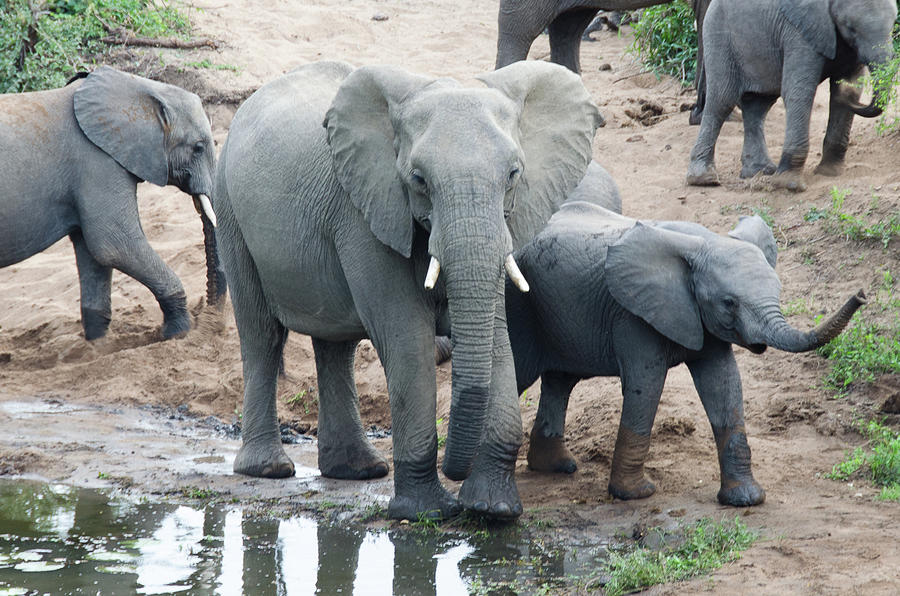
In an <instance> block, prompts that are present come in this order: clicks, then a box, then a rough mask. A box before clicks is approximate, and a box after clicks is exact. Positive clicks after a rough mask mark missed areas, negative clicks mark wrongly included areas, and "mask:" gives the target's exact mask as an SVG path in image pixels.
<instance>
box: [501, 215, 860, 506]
mask: <svg viewBox="0 0 900 596" xmlns="http://www.w3.org/2000/svg"><path fill="white" fill-rule="evenodd" d="M776 255H777V251H776V247H775V239H774V237H773V236H772V231H771V230H770V229H769V227H768V226H767V225H766V224H765V222H764V221H763V220H762V219H761V218H759V217H748V218H743V219H742V220H741V221H740V223H739V224H738V226H737V227H736V228H735V229H734V230H732V231H731V232H730V233H729V237H722V236H719V235H718V234H715V233H713V232H711V231H710V230H708V229H706V228H704V227H703V226H700V225H698V224H695V223H691V222H683V221H673V222H637V221H635V220H633V219H630V218H627V217H622V216H620V215H617V214H615V213H612V212H610V211H607V210H605V209H603V208H601V207H599V206H597V205H594V204H591V203H586V202H580V201H578V202H571V203H566V204H565V205H563V207H562V209H560V211H559V212H558V213H557V214H556V215H554V216H553V218H552V219H551V220H550V224H549V225H548V226H547V227H546V228H545V229H544V230H543V231H541V232H540V233H539V234H538V235H537V236H536V237H535V239H534V240H533V241H531V242H530V243H528V244H527V245H526V246H525V247H524V248H523V249H522V250H521V251H518V252H516V259H517V261H518V262H519V263H520V265H521V268H522V272H523V273H524V275H526V276H527V278H528V279H529V280H530V281H531V282H532V284H533V290H532V291H531V292H529V293H528V294H525V295H519V294H517V293H514V292H509V291H507V294H506V309H507V316H508V318H509V334H510V342H511V344H512V349H513V354H514V356H515V363H516V378H517V383H518V389H519V391H524V390H525V389H527V388H528V387H529V386H530V385H531V384H532V383H534V382H535V381H536V380H537V378H538V377H540V378H541V397H540V403H539V405H538V412H537V416H536V418H535V422H534V427H533V429H532V431H531V440H530V444H529V449H528V465H529V467H531V468H532V469H535V470H539V471H546V472H568V473H571V472H574V471H575V467H576V465H575V460H574V458H573V457H572V455H571V453H569V451H568V449H566V447H565V443H564V438H563V435H564V425H565V417H566V407H567V404H568V401H569V395H570V393H571V392H572V389H573V388H574V387H575V385H576V384H577V383H578V381H580V380H581V379H586V378H589V377H592V376H618V377H620V378H621V381H622V395H623V403H622V416H621V422H620V424H619V431H618V437H617V439H616V444H615V450H614V452H613V458H612V470H611V472H610V480H609V492H610V494H612V495H613V496H614V497H617V498H621V499H635V498H642V497H647V496H650V495H651V494H652V493H653V492H654V491H655V487H654V485H653V483H652V482H651V481H650V480H649V479H648V478H646V477H645V475H644V461H645V460H646V457H647V453H648V451H649V449H650V431H651V428H652V426H653V420H654V418H655V416H656V410H657V407H658V406H659V398H660V395H661V393H662V390H663V385H664V383H665V379H666V374H667V372H668V369H669V368H672V367H673V366H676V365H678V364H681V363H685V364H687V367H688V369H689V370H690V373H691V376H692V377H693V380H694V385H695V387H696V388H697V393H698V394H699V395H700V401H701V402H702V403H703V407H704V409H705V410H706V415H707V417H708V418H709V422H710V425H711V426H712V431H713V435H714V437H715V442H716V448H717V450H718V455H719V466H720V470H721V489H720V490H719V493H718V499H719V501H720V502H721V503H722V504H726V505H734V506H748V505H756V504H759V503H762V502H763V500H764V499H765V491H764V490H763V489H762V487H760V486H759V484H758V483H757V482H756V480H754V478H753V474H752V471H751V467H750V447H749V446H748V444H747V435H746V429H745V426H744V405H743V397H742V392H741V378H740V372H739V371H738V368H737V363H736V361H735V358H734V354H733V351H732V345H738V346H741V347H744V348H746V349H748V350H750V351H751V352H753V353H756V354H759V353H762V352H764V351H765V350H766V348H767V347H769V346H771V347H773V348H777V349H780V350H786V351H789V352H805V351H809V350H814V349H816V348H818V347H821V346H823V345H825V344H826V343H828V342H829V341H831V340H832V339H833V338H834V337H835V336H837V335H838V334H839V333H840V332H841V331H842V330H843V328H844V327H845V326H846V325H847V323H848V322H849V320H850V317H851V316H852V315H853V313H854V312H855V311H856V310H857V309H858V308H859V307H860V306H861V305H862V304H864V303H865V296H864V295H863V294H862V293H861V292H860V293H859V294H858V295H856V296H853V297H851V298H850V299H849V300H848V301H847V302H846V303H845V305H844V306H843V307H842V308H841V309H840V310H838V312H837V313H836V314H835V315H834V316H832V317H831V318H829V319H828V320H826V321H824V322H822V323H821V324H820V325H819V326H818V327H816V328H815V329H812V330H810V331H800V330H798V329H795V328H793V327H791V326H790V325H789V324H788V323H787V322H786V321H785V318H784V315H783V314H782V312H781V309H780V306H779V295H780V293H781V283H780V282H779V280H778V276H777V275H776V273H775V269H774V267H775V259H776ZM561 312H565V313H566V316H564V317H563V316H559V314H560V313H561Z"/></svg>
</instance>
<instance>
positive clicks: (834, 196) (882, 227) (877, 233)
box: [803, 186, 900, 248]
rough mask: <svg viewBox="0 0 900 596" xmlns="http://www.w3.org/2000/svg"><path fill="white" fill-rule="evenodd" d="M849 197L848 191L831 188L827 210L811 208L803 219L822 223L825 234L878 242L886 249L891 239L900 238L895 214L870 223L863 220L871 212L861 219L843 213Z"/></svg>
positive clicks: (899, 217)
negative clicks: (829, 203) (845, 202)
mask: <svg viewBox="0 0 900 596" xmlns="http://www.w3.org/2000/svg"><path fill="white" fill-rule="evenodd" d="M849 195H850V191H849V190H847V189H839V188H838V187H837V186H833V187H831V206H830V207H828V208H827V209H819V208H817V207H812V208H811V209H810V210H809V211H807V212H806V214H805V215H804V216H803V219H805V220H806V221H817V220H819V221H822V222H823V224H824V225H825V231H826V232H828V233H831V234H839V235H841V236H843V237H844V238H846V239H848V240H860V241H861V240H878V241H880V242H881V244H882V246H883V247H884V248H887V246H888V244H889V243H890V241H891V240H892V239H893V238H895V237H898V236H900V214H897V213H895V214H893V215H891V217H889V218H888V219H882V220H878V221H876V222H874V223H870V222H868V221H867V220H866V219H865V218H866V217H868V216H869V215H870V214H871V210H868V211H866V212H865V213H864V214H863V216H862V217H860V216H858V215H852V214H850V213H846V212H845V211H844V201H845V199H846V198H847V196H849ZM876 201H877V198H876Z"/></svg>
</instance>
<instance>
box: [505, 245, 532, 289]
mask: <svg viewBox="0 0 900 596" xmlns="http://www.w3.org/2000/svg"><path fill="white" fill-rule="evenodd" d="M505 266H506V272H507V273H508V274H509V278H510V279H511V280H512V281H513V283H514V284H516V287H517V288H519V290H521V291H522V292H527V291H528V290H530V289H531V288H530V287H529V286H528V282H527V281H525V276H524V275H522V272H521V271H520V270H519V266H518V265H516V260H515V259H514V258H513V256H512V253H510V254H509V256H507V257H506V263H505Z"/></svg>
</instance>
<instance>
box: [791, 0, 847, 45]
mask: <svg viewBox="0 0 900 596" xmlns="http://www.w3.org/2000/svg"><path fill="white" fill-rule="evenodd" d="M828 5H829V2H828V0H778V9H779V10H780V11H781V14H783V15H784V18H786V19H787V20H788V21H789V22H790V23H791V25H793V26H794V27H796V28H797V30H798V31H799V32H800V35H802V36H803V39H805V40H806V41H807V42H809V44H810V45H811V46H812V47H813V48H815V50H816V51H817V52H818V53H820V54H822V55H823V56H825V57H826V58H828V59H829V60H833V59H834V53H835V50H836V47H837V33H836V32H835V27H834V21H833V20H832V18H831V13H830V12H829V9H828Z"/></svg>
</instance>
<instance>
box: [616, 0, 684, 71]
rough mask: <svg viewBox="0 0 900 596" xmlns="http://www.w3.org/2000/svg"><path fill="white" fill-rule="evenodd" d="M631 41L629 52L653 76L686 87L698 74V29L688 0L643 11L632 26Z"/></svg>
mask: <svg viewBox="0 0 900 596" xmlns="http://www.w3.org/2000/svg"><path fill="white" fill-rule="evenodd" d="M631 28H632V30H633V31H634V42H633V43H632V44H631V47H630V48H629V51H631V52H632V53H634V54H636V55H637V57H638V59H639V60H640V61H641V62H642V63H643V64H644V66H646V67H647V68H649V69H650V70H651V71H653V72H655V73H656V74H658V75H659V74H665V75H670V76H673V77H675V78H677V79H679V80H681V83H682V84H683V85H685V86H687V85H690V84H692V83H693V82H694V77H695V76H696V72H697V30H696V28H695V25H694V11H693V9H692V8H691V5H690V3H688V2H687V0H676V1H675V2H670V3H669V4H660V5H657V6H651V7H649V8H645V9H644V12H643V13H642V14H641V18H640V20H638V21H637V22H636V23H633V24H632V26H631Z"/></svg>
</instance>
